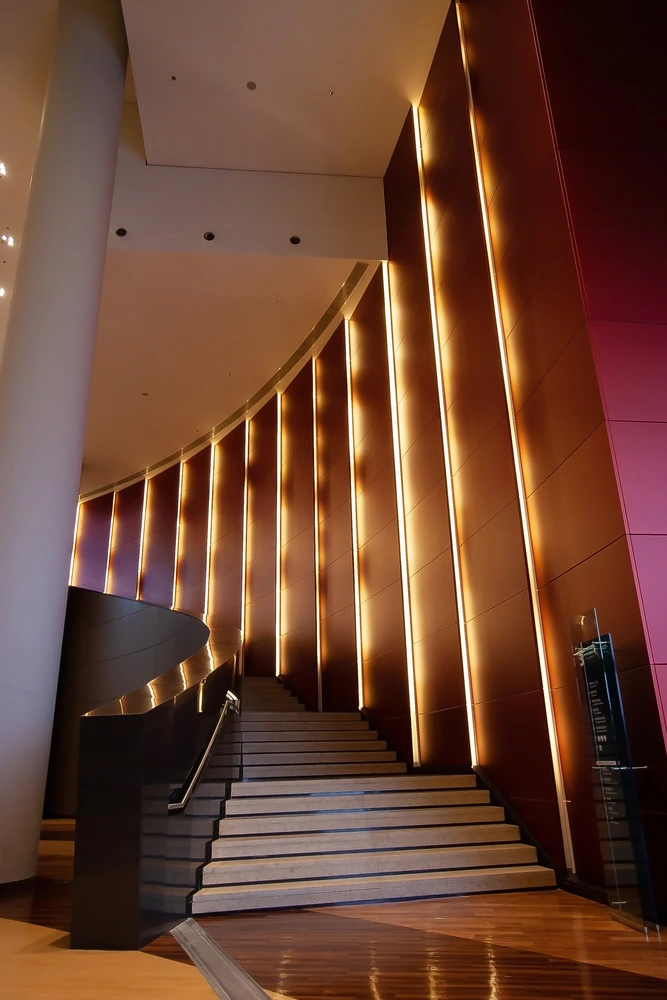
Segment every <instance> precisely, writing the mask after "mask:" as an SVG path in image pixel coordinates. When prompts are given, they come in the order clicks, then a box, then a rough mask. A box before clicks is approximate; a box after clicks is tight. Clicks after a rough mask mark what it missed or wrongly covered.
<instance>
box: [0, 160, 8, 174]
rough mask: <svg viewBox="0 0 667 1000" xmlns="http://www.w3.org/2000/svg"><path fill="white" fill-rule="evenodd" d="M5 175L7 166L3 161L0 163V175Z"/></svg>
mask: <svg viewBox="0 0 667 1000" xmlns="http://www.w3.org/2000/svg"><path fill="white" fill-rule="evenodd" d="M6 176H7V167H6V166H5V165H4V163H0V177H6Z"/></svg>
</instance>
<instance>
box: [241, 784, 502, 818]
mask: <svg viewBox="0 0 667 1000" xmlns="http://www.w3.org/2000/svg"><path fill="white" fill-rule="evenodd" d="M488 801H489V793H488V792H486V791H477V790H476V789H462V790H460V791H459V790H451V791H450V790H445V791H429V790H427V789H424V790H422V791H414V792H346V793H343V794H341V795H278V796H273V795H271V796H268V795H267V796H261V797H259V798H258V797H256V796H255V797H252V798H250V797H248V798H240V799H229V801H228V802H227V803H226V805H225V816H260V815H271V814H276V813H301V812H326V811H331V810H336V811H341V810H343V811H345V810H348V811H349V810H352V809H364V810H370V809H413V808H415V807H417V808H418V807H421V808H424V807H426V806H446V805H450V806H454V805H471V804H477V803H480V802H483V803H485V804H486V803H488Z"/></svg>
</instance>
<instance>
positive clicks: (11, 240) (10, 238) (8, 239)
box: [0, 233, 14, 247]
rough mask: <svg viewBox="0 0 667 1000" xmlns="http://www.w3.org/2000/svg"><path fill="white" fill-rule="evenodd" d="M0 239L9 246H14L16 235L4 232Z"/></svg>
mask: <svg viewBox="0 0 667 1000" xmlns="http://www.w3.org/2000/svg"><path fill="white" fill-rule="evenodd" d="M0 240H2V242H3V243H6V244H7V246H8V247H13V246H14V237H13V236H6V235H5V234H4V233H3V234H2V236H0Z"/></svg>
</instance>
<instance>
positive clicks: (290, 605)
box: [281, 364, 318, 711]
mask: <svg viewBox="0 0 667 1000" xmlns="http://www.w3.org/2000/svg"><path fill="white" fill-rule="evenodd" d="M312 373H313V369H312V365H311V364H307V365H306V366H305V368H302V370H301V371H300V372H299V374H298V375H297V376H296V378H294V379H293V380H292V381H291V382H290V384H289V385H288V386H287V388H286V389H285V391H284V393H283V394H282V508H281V518H282V521H281V560H282V561H281V674H282V676H284V678H285V681H286V683H287V684H288V685H289V687H290V689H291V690H292V691H293V692H294V694H296V695H297V697H299V698H300V699H301V700H302V701H303V702H304V703H305V705H306V707H307V708H309V709H311V710H315V711H316V710H317V705H318V693H317V691H318V688H317V683H318V682H317V649H316V643H317V638H316V613H315V499H314V488H315V487H314V463H313V375H312Z"/></svg>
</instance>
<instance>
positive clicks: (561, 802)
mask: <svg viewBox="0 0 667 1000" xmlns="http://www.w3.org/2000/svg"><path fill="white" fill-rule="evenodd" d="M456 16H457V19H458V25H459V36H460V42H461V58H462V60H463V71H464V74H465V81H466V91H467V96H468V116H469V120H470V135H471V139H472V147H473V154H474V159H475V172H476V174H477V191H478V194H479V204H480V210H481V215H482V226H483V229H484V242H485V244H486V255H487V260H488V266H489V277H490V281H491V292H492V296H493V311H494V314H495V320H496V332H497V335H498V346H499V349H500V362H501V367H502V372H503V382H504V386H505V399H506V402H507V414H508V418H509V425H510V436H511V439H512V456H513V459H514V472H515V476H516V484H517V493H518V500H519V512H520V518H521V531H522V534H523V544H524V550H525V555H526V566H527V569H528V584H529V588H530V599H531V603H532V607H533V620H534V623H535V638H536V641H537V655H538V660H539V664H540V673H541V675H542V691H543V694H544V706H545V710H546V717H547V728H548V731H549V743H550V747H551V760H552V764H553V771H554V779H555V782H556V793H557V797H558V812H559V815H560V825H561V831H562V834H563V846H564V848H565V858H566V862H567V866H568V868H569V869H570V870H571V871H573V872H574V871H576V868H575V860H574V851H573V848H572V835H571V832H570V820H569V817H568V813H567V803H566V795H565V782H564V779H563V768H562V764H561V759H560V751H559V747H558V732H557V730H556V716H555V713H554V706H553V699H552V695H551V684H550V680H549V664H548V660H547V651H546V643H545V639H544V626H543V623H542V610H541V608H540V598H539V592H538V587H537V572H536V569H535V555H534V552H533V543H532V537H531V533H530V521H529V517H528V502H527V499H526V487H525V483H524V478H523V467H522V464H521V452H520V450H519V433H518V430H517V423H516V413H515V410H514V396H513V393H512V382H511V378H510V370H509V360H508V357H507V343H506V340H505V326H504V323H503V316H502V310H501V306H500V292H499V288H498V275H497V273H496V265H495V259H494V254H493V243H492V241H491V225H490V220H489V211H488V207H487V204H486V192H485V190H484V176H483V173H482V158H481V154H480V149H479V140H478V137H477V126H476V124H475V105H474V100H473V94H472V86H471V83H470V66H469V64H468V53H467V49H466V41H465V31H464V27H463V18H462V16H461V5H460V3H459V2H457V4H456Z"/></svg>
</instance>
